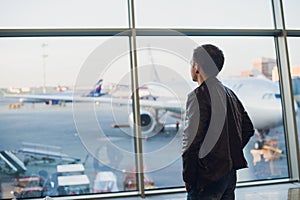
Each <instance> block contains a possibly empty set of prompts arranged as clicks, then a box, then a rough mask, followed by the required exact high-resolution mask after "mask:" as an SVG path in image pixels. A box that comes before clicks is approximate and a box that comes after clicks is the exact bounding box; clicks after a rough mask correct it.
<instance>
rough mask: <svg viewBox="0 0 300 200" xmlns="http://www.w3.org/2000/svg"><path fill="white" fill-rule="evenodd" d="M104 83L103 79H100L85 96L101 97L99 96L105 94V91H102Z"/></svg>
mask: <svg viewBox="0 0 300 200" xmlns="http://www.w3.org/2000/svg"><path fill="white" fill-rule="evenodd" d="M102 83H103V79H100V80H99V81H98V82H97V83H96V84H95V85H94V87H93V89H92V90H91V91H90V92H89V93H88V94H86V95H85V96H87V97H99V96H101V95H103V94H104V93H101V90H102Z"/></svg>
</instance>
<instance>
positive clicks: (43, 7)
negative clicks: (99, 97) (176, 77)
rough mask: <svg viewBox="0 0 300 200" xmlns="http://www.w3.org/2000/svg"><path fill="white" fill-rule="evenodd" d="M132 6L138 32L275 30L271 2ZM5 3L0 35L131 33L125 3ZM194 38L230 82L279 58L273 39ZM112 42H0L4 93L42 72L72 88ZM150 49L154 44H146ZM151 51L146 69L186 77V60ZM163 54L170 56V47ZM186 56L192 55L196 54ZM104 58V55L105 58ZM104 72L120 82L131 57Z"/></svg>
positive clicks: (37, 81) (293, 8)
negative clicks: (214, 51)
mask: <svg viewBox="0 0 300 200" xmlns="http://www.w3.org/2000/svg"><path fill="white" fill-rule="evenodd" d="M299 2H300V1H297V0H289V1H288V2H286V1H285V4H284V7H285V9H286V11H288V12H286V13H287V14H286V15H285V16H286V19H287V23H286V25H287V27H288V28H291V29H293V28H297V27H298V28H299V27H300V24H299V20H295V18H296V16H297V10H299V9H297V8H300V3H299ZM135 3H136V4H135V8H136V9H135V11H136V26H137V28H163V27H164V28H262V29H271V28H272V27H273V21H272V15H271V10H272V9H271V1H261V0H253V1H246V2H245V1H239V0H229V1H223V0H218V1H217V0H213V1H198V0H187V1H181V0H172V5H170V1H167V0H143V1H135ZM216 4H218V6H216ZM0 5H1V6H0V28H2V29H3V28H127V27H128V16H127V10H128V8H127V1H126V0H112V1H104V0H87V1H79V0H72V1H71V0H68V1H67V0H60V1H51V0H43V1H41V0H27V1H22V0H0ZM166 10H168V14H166ZM154 13H155V14H154ZM254 13H255V14H254ZM143 39H145V38H143ZM189 39H190V40H193V41H194V42H195V44H203V43H213V44H215V45H217V46H219V47H220V48H221V49H222V50H223V51H224V54H225V58H226V59H225V66H224V72H222V73H223V74H222V75H224V76H233V75H237V74H239V73H240V72H241V71H243V70H250V69H251V67H252V62H253V60H254V59H256V58H259V57H268V58H275V47H274V42H273V38H272V37H269V38H267V37H260V38H258V37H190V38H189ZM111 40H112V38H110V37H47V38H34V37H33V38H0V88H1V87H32V86H41V85H43V82H44V72H45V75H46V76H45V81H46V85H50V86H57V85H67V86H72V85H74V84H75V83H76V79H77V78H78V75H79V73H80V71H81V70H82V68H83V66H84V65H85V63H86V62H87V61H88V60H89V58H90V55H91V54H92V53H93V52H95V51H97V48H101V45H103V44H104V43H109V42H110V41H111ZM289 44H290V45H289V50H290V57H291V64H292V66H294V65H300V60H299V59H300V57H299V56H298V54H297V52H299V51H300V39H298V38H291V39H289ZM148 45H150V46H151V45H152V44H151V43H150V42H149V44H148ZM174 45H176V44H174ZM43 46H44V47H43ZM153 48H154V49H152V50H151V55H150V53H149V51H148V50H141V51H140V52H139V55H140V57H139V61H138V64H139V65H140V66H141V67H144V68H147V66H154V65H156V66H167V68H171V69H172V70H174V71H176V72H178V74H180V76H182V77H185V78H186V79H188V78H189V60H188V59H189V58H187V59H186V60H182V59H178V58H177V57H174V56H173V55H172V53H170V52H167V53H165V54H162V52H161V51H159V50H155V47H153ZM170 48H171V47H170ZM178 48H181V47H180V46H178ZM166 49H167V50H168V47H166ZM108 51H109V50H107V52H108ZM187 51H188V50H187ZM189 53H190V54H191V53H192V48H191V49H190V52H189ZM189 53H187V54H186V55H188V54H189ZM99 56H106V55H105V53H104V54H101V55H99ZM186 57H187V56H186ZM145 66H146V67H145ZM99 68H101V69H102V70H100V71H101V73H99V71H98V73H99V75H98V76H104V77H105V79H106V81H109V82H117V81H119V80H120V79H122V78H124V77H126V75H128V74H129V55H128V52H127V54H126V53H124V54H122V55H115V58H114V59H112V60H111V63H110V65H109V66H101V67H99ZM109 68H110V69H109ZM44 70H45V71H44ZM146 71H147V70H146ZM146 71H145V73H143V74H141V78H140V80H144V79H145V80H146V79H147V77H143V76H142V75H144V76H145V74H146V76H147V75H148V72H146ZM104 72H105V73H106V74H105V73H104ZM103 73H104V74H103ZM117 74H118V75H117ZM174 74H175V73H174ZM161 76H162V77H161V78H162V79H166V78H168V77H169V74H168V72H165V73H162V74H161ZM148 78H149V77H148Z"/></svg>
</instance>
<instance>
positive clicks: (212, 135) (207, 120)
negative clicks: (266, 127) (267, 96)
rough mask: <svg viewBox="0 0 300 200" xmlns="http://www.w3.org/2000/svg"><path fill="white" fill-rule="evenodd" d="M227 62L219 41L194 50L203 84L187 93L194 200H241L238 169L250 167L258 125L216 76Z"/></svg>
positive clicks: (186, 163)
mask: <svg viewBox="0 0 300 200" xmlns="http://www.w3.org/2000/svg"><path fill="white" fill-rule="evenodd" d="M223 64H224V55H223V52H222V51H221V50H220V49H219V48H217V47H216V46H214V45H211V44H207V45H202V46H199V47H197V48H196V49H195V50H194V52H193V59H192V63H191V65H192V68H191V77H192V79H193V81H195V82H198V84H199V86H198V87H197V88H196V89H195V90H194V91H192V92H191V93H190V94H189V95H188V97H187V104H186V121H185V129H184V133H183V154H182V161H183V180H184V182H185V185H186V190H187V192H188V197H187V199H188V200H194V199H195V200H206V199H207V200H219V199H222V200H228V199H230V200H231V199H235V197H234V190H235V187H236V170H238V169H241V168H245V167H247V162H246V159H245V157H244V154H243V148H244V147H245V146H246V144H247V143H248V141H249V139H250V137H251V136H252V135H253V134H254V128H253V124H252V122H251V120H250V118H249V116H248V114H247V112H246V111H245V109H244V107H243V105H242V103H241V102H240V100H239V99H238V97H237V96H236V95H235V94H234V92H233V91H232V90H230V89H229V88H227V87H225V86H224V85H223V84H222V83H221V82H220V81H219V80H218V79H217V78H216V76H217V75H218V73H219V72H220V71H221V70H222V68H223Z"/></svg>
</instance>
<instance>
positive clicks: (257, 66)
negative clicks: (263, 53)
mask: <svg viewBox="0 0 300 200" xmlns="http://www.w3.org/2000/svg"><path fill="white" fill-rule="evenodd" d="M252 64H253V69H254V70H257V71H259V72H261V73H262V74H263V75H264V76H265V77H267V78H268V79H270V80H272V71H273V68H274V67H275V66H276V65H277V63H276V59H274V58H265V57H261V58H257V59H255V60H254V61H253V63H252Z"/></svg>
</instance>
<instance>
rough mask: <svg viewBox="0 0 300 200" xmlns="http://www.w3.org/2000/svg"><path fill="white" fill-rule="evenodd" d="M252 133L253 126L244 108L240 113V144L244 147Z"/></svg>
mask: <svg viewBox="0 0 300 200" xmlns="http://www.w3.org/2000/svg"><path fill="white" fill-rule="evenodd" d="M253 135H254V127H253V124H252V121H251V119H250V117H249V115H248V113H247V112H246V111H245V110H244V112H243V113H242V139H243V141H242V145H243V147H245V146H246V145H247V143H248V142H249V140H250V138H251V137H252V136H253Z"/></svg>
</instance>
